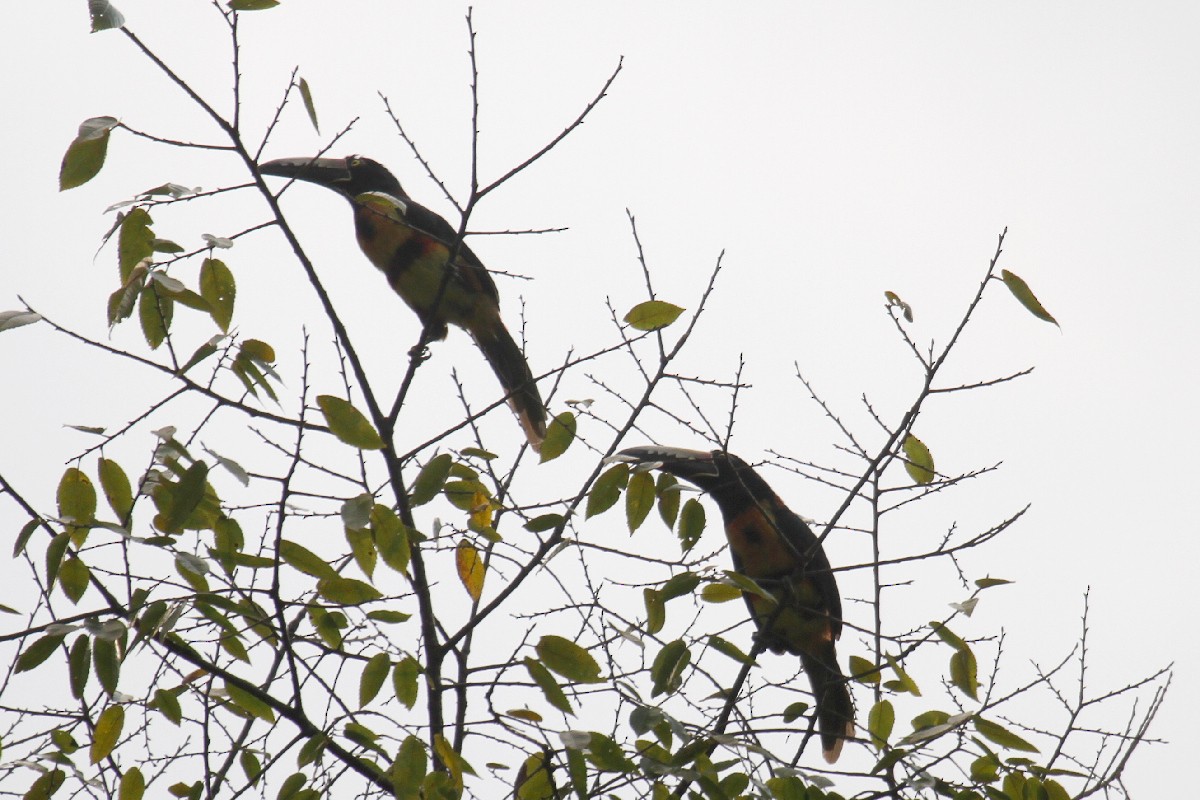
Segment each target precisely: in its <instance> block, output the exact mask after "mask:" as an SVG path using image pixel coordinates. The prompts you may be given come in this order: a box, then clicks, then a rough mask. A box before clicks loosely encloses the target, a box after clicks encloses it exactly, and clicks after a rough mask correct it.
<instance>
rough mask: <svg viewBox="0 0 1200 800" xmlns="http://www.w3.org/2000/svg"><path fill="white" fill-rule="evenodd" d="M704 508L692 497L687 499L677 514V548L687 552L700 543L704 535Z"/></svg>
mask: <svg viewBox="0 0 1200 800" xmlns="http://www.w3.org/2000/svg"><path fill="white" fill-rule="evenodd" d="M704 521H705V520H704V506H703V505H702V504H701V503H700V501H699V500H697V499H696V498H694V497H689V498H688V500H687V502H686V503H684V504H683V511H682V512H680V514H679V546H680V547H681V548H683V552H685V553H686V552H688V551H689V550H691V549H692V548H693V547H695V546H696V542H698V541H700V534H702V533H704Z"/></svg>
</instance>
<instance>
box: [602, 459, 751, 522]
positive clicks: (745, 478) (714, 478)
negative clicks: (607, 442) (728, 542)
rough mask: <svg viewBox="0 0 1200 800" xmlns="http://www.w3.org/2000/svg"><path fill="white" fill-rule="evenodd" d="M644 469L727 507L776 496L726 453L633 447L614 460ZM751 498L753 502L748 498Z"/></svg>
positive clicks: (747, 466) (749, 468) (744, 463)
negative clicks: (670, 477) (695, 489)
mask: <svg viewBox="0 0 1200 800" xmlns="http://www.w3.org/2000/svg"><path fill="white" fill-rule="evenodd" d="M612 460H613V461H623V462H625V463H627V464H634V465H636V466H639V467H642V468H644V469H658V470H662V471H663V472H667V473H670V474H671V475H674V476H675V477H677V478H683V479H684V480H685V481H688V482H689V483H693V484H695V485H696V486H698V487H700V488H701V489H703V490H704V491H705V492H707V493H708V494H710V495H712V497H713V498H714V499H715V500H716V501H717V504H718V505H721V506H722V508H723V507H724V504H725V503H734V502H745V501H746V499H753V500H767V499H769V498H774V497H775V493H774V492H772V491H771V487H770V486H768V485H767V482H766V481H764V480H763V479H762V478H760V477H759V476H758V473H756V472H755V471H754V469H753V468H752V467H751V466H750V465H749V464H747V463H746V462H745V461H743V460H742V459H740V458H738V457H737V456H735V455H733V454H732V453H726V452H725V451H724V450H711V451H709V450H685V449H684V448H681V447H658V446H655V445H646V446H643V447H630V448H628V449H625V450H622V451H620V452H619V453H617V454H616V455H614V456H613V457H612ZM747 495H749V498H747Z"/></svg>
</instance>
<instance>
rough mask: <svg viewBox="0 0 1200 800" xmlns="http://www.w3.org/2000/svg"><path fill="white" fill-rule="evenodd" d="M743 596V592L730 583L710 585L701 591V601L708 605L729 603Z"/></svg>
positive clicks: (706, 585)
mask: <svg viewBox="0 0 1200 800" xmlns="http://www.w3.org/2000/svg"><path fill="white" fill-rule="evenodd" d="M741 596H742V590H741V589H739V588H737V587H736V586H730V585H729V584H728V583H709V584H705V586H704V588H703V589H701V590H700V599H701V600H703V601H704V602H706V603H728V602H729V601H730V600H737V599H738V598H739V597H741Z"/></svg>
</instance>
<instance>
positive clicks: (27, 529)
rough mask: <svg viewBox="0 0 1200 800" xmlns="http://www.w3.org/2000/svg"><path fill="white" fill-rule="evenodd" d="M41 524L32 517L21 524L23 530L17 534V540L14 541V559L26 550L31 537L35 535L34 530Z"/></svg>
mask: <svg viewBox="0 0 1200 800" xmlns="http://www.w3.org/2000/svg"><path fill="white" fill-rule="evenodd" d="M40 524H41V523H39V522H38V521H37V520H36V519H31V520H29V521H28V522H26V523H25V524H24V525H22V526H21V532H20V533H18V534H17V540H16V541H15V542H13V553H12V557H13V558H14V559H15V558H17V557H18V556H20V555H21V553H24V552H25V546H26V545H27V544H29V537H31V536H33V532H34V531H36V530H37V529H38V526H39V525H40Z"/></svg>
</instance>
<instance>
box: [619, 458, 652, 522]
mask: <svg viewBox="0 0 1200 800" xmlns="http://www.w3.org/2000/svg"><path fill="white" fill-rule="evenodd" d="M653 507H654V478H652V477H650V473H649V472H635V473H633V475H632V476H631V477H630V478H629V486H628V487H627V488H626V490H625V519H626V521H627V522H628V523H629V532H630V533H633V532H634V531H636V530H637V529H638V528H640V527H641V526H642V523H643V522H645V521H646V517H647V516H649V514H650V509H651V508H653Z"/></svg>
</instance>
